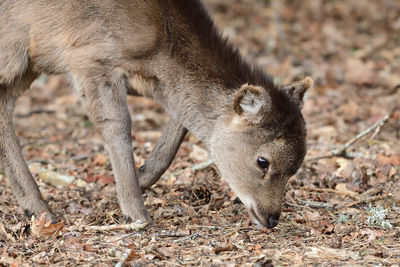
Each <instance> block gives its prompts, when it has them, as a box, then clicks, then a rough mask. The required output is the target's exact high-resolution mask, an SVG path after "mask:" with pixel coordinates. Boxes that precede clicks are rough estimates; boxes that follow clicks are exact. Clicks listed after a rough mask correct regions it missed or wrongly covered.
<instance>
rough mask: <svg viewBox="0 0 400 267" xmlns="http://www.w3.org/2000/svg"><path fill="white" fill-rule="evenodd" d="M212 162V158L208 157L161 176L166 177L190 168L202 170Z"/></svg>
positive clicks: (176, 174)
mask: <svg viewBox="0 0 400 267" xmlns="http://www.w3.org/2000/svg"><path fill="white" fill-rule="evenodd" d="M213 163H214V161H213V160H212V159H208V160H206V161H203V162H200V163H196V164H193V165H192V166H190V167H187V168H183V169H179V170H176V171H173V172H171V173H170V174H169V175H163V176H162V178H165V179H166V178H168V177H171V176H178V175H179V174H181V173H183V172H184V171H185V170H187V169H190V170H192V171H202V170H204V169H207V168H208V167H209V166H211V165H212V164H213Z"/></svg>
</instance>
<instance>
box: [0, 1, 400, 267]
mask: <svg viewBox="0 0 400 267" xmlns="http://www.w3.org/2000/svg"><path fill="white" fill-rule="evenodd" d="M205 2H206V4H207V6H208V7H209V10H210V12H211V14H212V16H213V18H214V19H215V21H216V24H217V25H218V28H219V29H220V30H221V31H222V30H223V32H224V34H225V35H227V36H229V37H230V39H231V40H232V42H233V43H234V44H235V46H237V47H239V48H240V50H241V51H242V52H243V53H244V54H245V55H246V57H247V58H248V59H249V60H251V61H253V62H257V63H258V64H260V65H261V66H262V67H263V68H264V69H265V70H266V71H268V72H269V73H270V74H271V75H273V76H274V78H275V79H276V81H277V82H279V83H285V82H291V81H294V80H298V79H302V78H304V77H305V76H306V75H310V76H311V77H313V79H314V80H315V86H314V88H313V89H312V91H311V92H310V93H309V95H308V99H307V102H306V103H305V105H304V108H303V112H304V115H305V119H306V121H307V125H308V153H307V156H306V160H305V162H304V164H303V165H302V167H301V169H300V170H299V171H298V172H297V174H296V175H295V176H294V177H292V178H291V179H290V181H289V184H288V186H287V191H286V202H285V204H284V205H283V213H282V216H281V219H280V224H279V225H278V226H277V227H276V228H274V229H272V230H267V229H259V228H257V227H256V226H255V225H253V223H252V222H251V221H250V219H249V216H248V215H247V212H246V210H245V208H244V207H243V205H242V204H241V203H240V201H239V200H238V199H236V197H235V196H234V194H233V193H231V192H230V190H229V188H228V186H227V185H226V184H225V182H223V181H222V180H221V179H220V177H219V175H218V171H217V169H216V167H215V166H214V165H211V166H208V167H207V166H206V167H204V166H203V168H201V169H200V170H194V168H193V166H198V165H195V164H198V163H202V162H204V161H207V159H208V154H207V152H206V151H205V150H204V145H203V144H202V143H201V142H200V141H199V140H197V139H196V138H195V137H194V136H191V135H189V136H187V137H186V139H185V141H184V143H183V144H182V147H181V149H180V150H179V152H178V155H177V157H176V159H175V160H174V162H173V164H172V166H171V167H170V169H169V170H168V172H167V173H166V174H165V175H164V177H163V178H162V180H160V181H159V182H158V183H157V184H156V185H155V186H153V187H152V188H151V190H149V191H147V192H146V193H145V194H144V198H145V203H146V206H147V207H148V209H149V211H150V213H151V215H152V216H153V218H154V222H155V224H154V225H153V226H151V227H149V228H147V229H145V230H144V231H139V232H136V231H125V230H117V229H114V230H111V231H104V230H102V231H99V230H98V231H95V230H90V229H87V228H88V226H91V225H92V226H93V225H112V224H117V223H123V216H122V214H121V211H120V209H119V207H118V202H117V199H116V195H115V183H114V178H113V176H112V172H111V166H110V163H109V159H108V156H107V153H106V152H105V150H104V147H103V143H102V140H101V138H100V134H99V132H98V131H97V130H96V129H95V128H94V127H93V125H92V124H91V123H90V122H89V121H88V118H87V117H86V116H85V113H84V112H83V110H82V107H81V105H80V103H79V101H78V100H77V98H76V96H75V95H74V94H73V92H72V90H71V89H70V88H69V87H68V85H67V83H66V82H65V79H64V78H63V77H61V76H49V77H46V76H41V77H40V79H38V80H37V81H36V82H35V84H34V85H33V86H32V88H31V90H30V91H29V92H27V93H26V94H25V95H24V96H22V97H21V98H20V100H19V101H18V103H17V107H16V110H15V125H16V131H17V135H18V136H19V140H20V143H21V146H22V149H23V153H24V156H25V158H26V160H27V162H28V164H29V167H30V169H31V171H32V173H33V174H34V177H35V179H36V181H37V182H38V184H39V186H40V189H41V192H42V194H43V196H44V198H45V199H46V200H47V201H48V203H49V205H50V206H51V208H52V209H53V211H55V213H56V214H57V215H58V216H60V218H62V220H63V222H62V224H59V225H56V227H58V226H60V227H61V226H64V227H63V228H62V229H61V230H60V231H58V232H56V234H53V235H50V236H46V235H45V233H44V232H43V231H45V230H46V227H50V228H51V227H53V226H51V225H50V226H48V225H43V222H41V221H40V220H37V219H36V221H31V220H29V219H27V218H26V217H25V216H24V215H23V212H22V210H21V208H19V207H18V206H17V203H16V200H15V199H14V197H13V196H12V195H11V191H10V188H9V187H8V186H7V181H6V178H5V177H4V175H2V174H0V266H38V265H41V266H42V265H53V266H79V265H86V266H89V265H90V266H110V265H115V264H118V263H125V264H126V265H128V266H239V265H254V266H316V265H318V266H319V265H321V266H399V265H400V231H399V230H400V138H399V136H400V120H399V117H400V98H399V94H400V1H396V0H384V1H367V0H357V1H335V0H332V1H327V0H309V1H289V0H287V1H267V0H265V1H260V0H230V1H228V0H206V1H205ZM128 102H129V108H130V111H131V114H132V119H133V130H132V136H133V146H134V151H135V157H136V164H137V166H140V165H141V164H142V163H143V162H144V160H145V158H146V157H147V156H148V154H149V152H150V151H151V149H152V148H153V146H154V144H155V141H156V140H157V138H158V137H159V136H160V135H161V130H162V127H163V126H164V125H165V123H166V121H167V120H168V116H167V115H166V114H165V113H163V110H162V108H161V107H160V106H158V105H156V104H155V103H153V102H152V101H151V100H148V99H145V98H133V97H132V98H131V97H130V98H129V99H128ZM385 116H388V117H385ZM376 122H378V124H379V125H376V126H378V127H373V128H371V127H372V126H373V125H374V123H376ZM380 122H381V123H380ZM367 129H369V130H370V132H369V133H368V134H366V135H365V136H363V137H361V138H356V137H357V135H358V134H359V133H362V132H363V131H365V130H367ZM354 138H356V142H354V143H351V145H350V146H349V147H348V148H347V147H346V149H345V150H344V149H343V148H344V147H343V146H344V145H345V144H346V142H349V141H351V140H352V139H354ZM339 152H341V153H339ZM337 154H340V155H337ZM335 155H337V156H335ZM60 175H68V177H67V178H71V179H73V180H74V181H73V182H72V183H71V184H69V185H63V184H58V185H55V182H54V181H50V180H49V179H48V177H49V176H60ZM46 178H47V179H46ZM38 227H39V228H38ZM85 227H86V228H85ZM50 230H51V229H50Z"/></svg>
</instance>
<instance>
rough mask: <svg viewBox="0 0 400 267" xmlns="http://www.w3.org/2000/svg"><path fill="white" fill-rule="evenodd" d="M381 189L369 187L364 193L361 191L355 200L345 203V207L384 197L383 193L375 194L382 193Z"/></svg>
mask: <svg viewBox="0 0 400 267" xmlns="http://www.w3.org/2000/svg"><path fill="white" fill-rule="evenodd" d="M382 191H383V190H382V188H371V189H370V190H367V191H365V192H364V193H362V194H361V195H360V197H359V199H357V200H356V201H353V202H351V203H348V204H346V205H345V207H347V208H349V207H352V206H355V205H358V204H362V203H368V202H372V201H375V200H379V199H384V198H385V197H384V196H383V195H377V194H379V193H382Z"/></svg>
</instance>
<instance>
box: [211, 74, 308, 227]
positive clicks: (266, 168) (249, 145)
mask: <svg viewBox="0 0 400 267" xmlns="http://www.w3.org/2000/svg"><path fill="white" fill-rule="evenodd" d="M311 85H312V79H311V78H309V77H307V78H305V79H304V80H302V81H300V82H297V83H293V84H289V85H286V86H280V87H276V88H273V89H271V88H264V87H262V86H255V85H249V84H244V85H243V86H242V87H241V88H240V89H239V90H238V91H237V93H236V95H235V97H234V100H233V103H232V112H231V114H230V115H229V116H227V117H225V118H224V119H223V120H222V121H221V122H220V123H219V124H218V125H217V128H216V129H215V130H214V133H213V135H212V138H211V140H210V151H211V154H212V157H213V158H214V160H215V163H216V164H217V166H218V168H219V170H220V172H221V175H222V177H223V179H225V180H226V181H227V182H228V184H229V186H230V187H231V188H232V190H233V191H234V192H235V193H236V194H237V196H238V197H239V198H240V199H241V201H242V202H243V203H244V205H245V206H246V208H247V209H248V211H249V213H250V216H251V218H252V219H253V221H254V222H255V223H256V224H258V225H262V226H265V227H268V228H272V227H275V226H276V225H277V224H278V221H279V216H280V212H281V204H282V201H283V196H284V188H285V186H286V183H287V181H288V179H289V178H290V177H291V176H292V175H294V174H295V172H296V171H297V169H298V168H299V167H300V165H301V164H302V162H303V159H304V156H305V154H306V127H305V122H304V119H303V116H302V114H301V107H302V105H303V98H304V94H305V92H306V91H307V89H308V88H310V87H311Z"/></svg>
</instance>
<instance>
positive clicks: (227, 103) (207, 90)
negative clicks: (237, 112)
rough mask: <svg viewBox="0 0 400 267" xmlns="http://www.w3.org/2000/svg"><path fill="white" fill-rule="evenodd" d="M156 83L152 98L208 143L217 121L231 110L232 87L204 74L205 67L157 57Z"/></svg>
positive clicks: (233, 91)
mask: <svg viewBox="0 0 400 267" xmlns="http://www.w3.org/2000/svg"><path fill="white" fill-rule="evenodd" d="M154 67H155V68H156V71H155V73H156V77H157V86H155V87H154V88H155V90H153V93H152V97H153V98H154V100H155V101H157V102H158V103H160V104H161V105H162V106H163V107H164V108H165V110H166V111H167V112H168V113H169V115H170V116H171V117H172V118H174V119H175V120H176V121H178V122H180V123H181V124H182V125H183V126H184V127H185V128H187V129H188V130H189V131H191V132H192V133H193V134H194V135H196V137H197V138H199V139H200V140H202V141H203V142H205V143H206V144H208V143H209V140H210V138H211V135H212V133H213V130H214V128H215V126H216V124H217V123H219V122H220V120H221V119H222V118H224V117H226V116H227V115H228V114H230V113H231V112H233V108H232V107H233V99H234V93H235V90H234V88H227V87H226V85H224V84H223V82H222V81H221V80H219V79H215V78H212V77H211V75H210V74H209V73H206V71H205V69H207V67H205V66H202V67H200V68H199V69H195V70H193V69H191V68H190V66H187V65H185V64H182V62H177V61H175V60H168V59H166V58H162V57H160V64H155V66H154Z"/></svg>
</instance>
